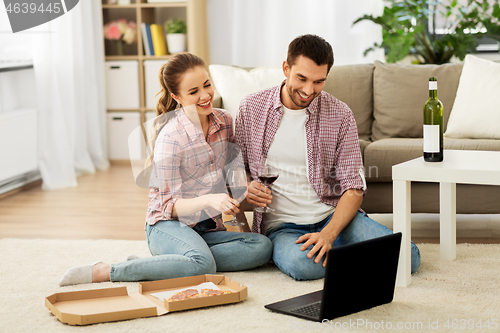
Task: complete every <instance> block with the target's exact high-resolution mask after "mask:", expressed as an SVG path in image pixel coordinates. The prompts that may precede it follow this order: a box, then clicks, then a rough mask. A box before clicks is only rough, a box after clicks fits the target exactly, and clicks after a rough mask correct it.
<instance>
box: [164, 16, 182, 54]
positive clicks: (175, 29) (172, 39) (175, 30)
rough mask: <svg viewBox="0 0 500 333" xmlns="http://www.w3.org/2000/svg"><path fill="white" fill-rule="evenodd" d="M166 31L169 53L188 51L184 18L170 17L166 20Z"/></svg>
mask: <svg viewBox="0 0 500 333" xmlns="http://www.w3.org/2000/svg"><path fill="white" fill-rule="evenodd" d="M165 31H166V38H167V45H168V52H169V53H179V52H185V51H186V33H187V27H186V22H185V21H184V20H182V19H170V20H167V21H166V22H165Z"/></svg>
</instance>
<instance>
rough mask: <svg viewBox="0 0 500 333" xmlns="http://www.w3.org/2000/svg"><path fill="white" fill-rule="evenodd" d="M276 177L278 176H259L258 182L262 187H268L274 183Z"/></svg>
mask: <svg viewBox="0 0 500 333" xmlns="http://www.w3.org/2000/svg"><path fill="white" fill-rule="evenodd" d="M278 177H279V175H276V176H259V179H260V181H261V182H262V183H263V184H264V185H266V186H269V185H271V184H272V183H274V182H275V181H276V179H278Z"/></svg>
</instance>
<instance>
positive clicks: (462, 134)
mask: <svg viewBox="0 0 500 333" xmlns="http://www.w3.org/2000/svg"><path fill="white" fill-rule="evenodd" d="M499 93H500V64H497V63H494V62H493V61H489V60H486V59H481V58H478V57H474V56H472V55H470V54H469V55H467V56H466V57H465V62H464V69H463V71H462V75H461V76H460V84H459V85H458V91H457V97H456V103H455V104H454V105H453V109H452V111H451V114H450V120H449V122H448V128H447V131H446V133H445V136H446V137H453V138H472V139H500V112H499V106H500V94H499Z"/></svg>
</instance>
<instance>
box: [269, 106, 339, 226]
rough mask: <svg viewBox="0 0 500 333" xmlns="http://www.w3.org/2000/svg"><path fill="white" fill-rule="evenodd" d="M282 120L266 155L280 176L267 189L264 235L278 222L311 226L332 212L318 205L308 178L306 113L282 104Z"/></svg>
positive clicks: (330, 208)
mask: <svg viewBox="0 0 500 333" xmlns="http://www.w3.org/2000/svg"><path fill="white" fill-rule="evenodd" d="M282 109H283V117H282V118H281V122H280V124H279V127H278V131H277V132H276V135H275V137H274V139H273V142H272V143H271V147H269V152H268V154H267V155H268V156H275V157H276V158H277V160H278V164H279V166H278V169H279V177H278V179H277V180H276V181H275V182H274V183H273V184H272V185H271V186H270V189H271V191H272V195H273V200H272V203H270V204H268V205H269V207H271V208H273V209H275V211H274V212H270V213H265V214H263V224H264V225H263V226H264V229H263V230H264V232H266V231H267V230H268V228H269V227H270V226H273V227H274V226H277V225H279V224H281V223H295V224H314V223H317V222H320V221H322V220H323V219H325V218H326V217H327V216H328V215H330V214H331V213H333V211H334V210H335V208H334V207H332V206H330V205H326V204H324V203H322V202H321V200H320V198H319V196H318V195H317V194H316V192H315V191H314V189H313V188H312V187H311V184H309V180H308V178H307V174H308V172H307V171H308V167H307V165H308V164H307V143H306V128H305V122H306V117H307V115H306V112H305V109H302V110H291V109H288V108H286V107H285V106H284V105H282Z"/></svg>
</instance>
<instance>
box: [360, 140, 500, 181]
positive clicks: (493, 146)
mask: <svg viewBox="0 0 500 333" xmlns="http://www.w3.org/2000/svg"><path fill="white" fill-rule="evenodd" d="M443 146H444V149H448V150H487V151H500V140H494V139H451V138H445V139H444V143H443ZM422 148H423V147H422V139H402V138H391V139H382V140H377V141H375V142H373V143H371V144H369V145H368V146H366V147H365V149H364V156H363V157H364V159H363V160H364V167H365V176H366V180H367V181H369V182H392V166H393V165H395V164H399V163H402V162H405V161H409V160H411V159H414V158H417V157H420V156H422V154H423V153H422ZM444 158H445V159H446V151H445V152H444Z"/></svg>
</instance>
